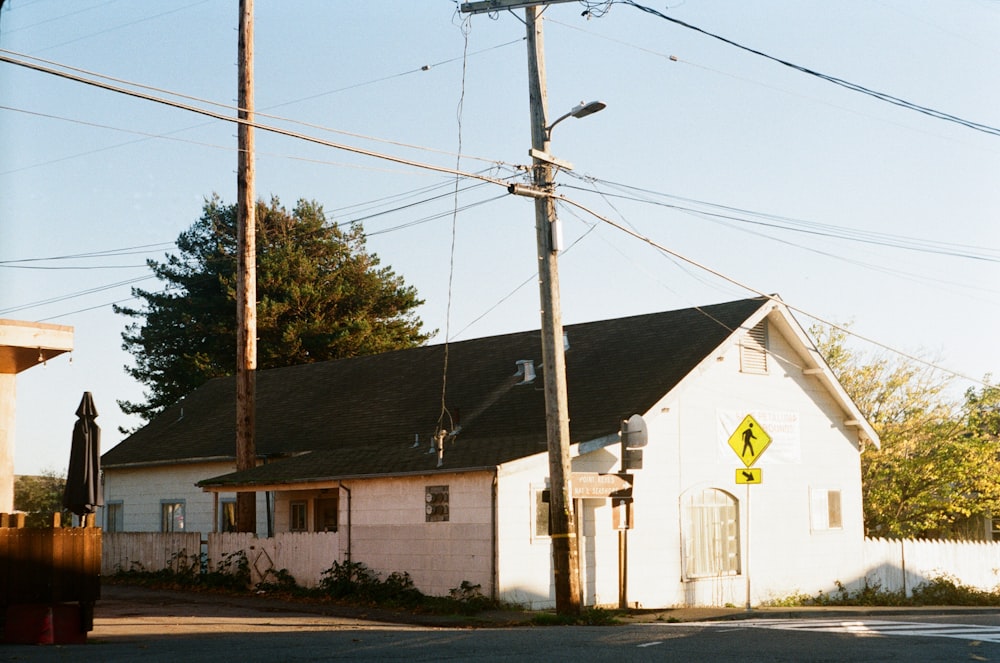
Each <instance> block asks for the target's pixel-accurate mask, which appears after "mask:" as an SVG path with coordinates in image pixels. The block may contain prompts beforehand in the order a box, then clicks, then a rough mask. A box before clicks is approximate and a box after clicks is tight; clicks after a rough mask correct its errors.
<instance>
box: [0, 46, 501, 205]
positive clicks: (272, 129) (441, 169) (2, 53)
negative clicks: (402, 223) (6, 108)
mask: <svg viewBox="0 0 1000 663" xmlns="http://www.w3.org/2000/svg"><path fill="white" fill-rule="evenodd" d="M8 52H9V51H6V50H3V49H0V62H7V63H9V64H13V65H17V66H19V67H25V68H27V69H32V70H34V71H38V72H41V73H46V74H50V75H53V76H58V77H60V78H65V79H67V80H71V81H75V82H77V83H82V84H84V85H90V86H92V87H97V88H100V89H103V90H107V91H110V92H116V93H119V94H124V95H127V96H131V97H135V98H138V99H143V100H145V101H152V102H154V103H158V104H162V105H164V106H170V107H172V108H177V109H179V110H185V111H188V112H191V113H196V114H199V115H204V116H206V117H211V118H214V119H216V120H222V121H223V122H230V123H233V124H244V125H248V126H252V127H253V128H255V129H260V130H261V131H267V132H269V133H274V134H277V135H280V136H286V137H288V138H296V139H299V140H303V141H306V142H310V143H315V144H317V145H322V146H324V147H331V148H334V149H338V150H343V151H345V152H352V153H354V154H360V155H363V156H368V157H372V158H375V159H383V160H385V161H392V162H394V163H399V164H403V165H406V166H412V167H414V168H420V169H424V170H430V171H434V172H438V173H443V174H445V175H457V176H460V177H467V178H470V179H478V180H482V181H484V182H490V183H493V184H498V185H501V186H503V187H506V186H507V183H506V182H504V181H502V180H498V179H496V178H492V177H487V176H485V175H479V174H475V173H467V172H462V171H457V170H455V169H452V168H448V167H445V166H435V165H433V164H428V163H422V162H418V161H414V160H412V159H404V158H402V157H397V156H394V155H390V154H383V153H380V152H375V151H374V150H367V149H364V148H360V147H352V146H350V145H344V144H342V143H335V142H333V141H328V140H324V139H321V138H316V137H314V136H309V135H306V134H302V133H298V132H294V131H290V130H287V129H282V128H280V127H276V126H273V125H266V124H261V123H259V122H252V121H249V120H246V119H243V118H239V117H231V116H227V115H223V114H222V113H216V112H215V111H211V110H208V109H205V108H199V107H197V106H191V105H189V104H183V103H180V102H177V101H172V100H170V99H164V98H163V97H156V96H154V95H151V94H146V93H144V92H138V91H136V90H129V89H126V88H122V87H119V86H116V85H111V84H108V83H102V82H101V81H97V80H92V79H88V78H85V77H83V76H78V75H76V74H71V73H69V72H66V71H58V70H56V69H52V68H50V67H46V66H42V65H39V64H33V63H30V62H25V61H23V60H18V59H17V58H13V57H10V56H8V55H6V53H8Z"/></svg>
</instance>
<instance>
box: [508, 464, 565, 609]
mask: <svg viewBox="0 0 1000 663" xmlns="http://www.w3.org/2000/svg"><path fill="white" fill-rule="evenodd" d="M548 475H549V466H548V456H547V455H546V454H544V453H543V454H540V455H536V456H532V457H530V458H526V459H522V460H520V461H516V462H514V463H509V464H508V465H507V466H505V467H504V468H503V472H502V473H501V474H500V476H499V477H498V480H497V512H498V513H497V521H498V533H499V537H498V538H499V551H500V552H499V558H498V559H497V570H498V576H499V598H500V599H502V600H504V601H508V602H511V603H516V604H518V605H522V606H524V607H525V608H529V609H538V608H548V607H551V606H553V605H555V591H554V588H553V585H552V546H551V539H550V538H549V537H548V536H537V535H536V534H535V530H534V522H535V521H534V514H535V502H534V499H535V495H534V493H535V491H536V490H544V489H545V488H546V479H547V477H548Z"/></svg>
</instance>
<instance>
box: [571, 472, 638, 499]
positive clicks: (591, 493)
mask: <svg viewBox="0 0 1000 663" xmlns="http://www.w3.org/2000/svg"><path fill="white" fill-rule="evenodd" d="M632 477H633V475H631V474H598V473H597V472H573V475H572V477H571V479H570V496H571V497H572V498H573V499H585V498H602V497H611V496H612V495H614V496H615V497H631V496H632Z"/></svg>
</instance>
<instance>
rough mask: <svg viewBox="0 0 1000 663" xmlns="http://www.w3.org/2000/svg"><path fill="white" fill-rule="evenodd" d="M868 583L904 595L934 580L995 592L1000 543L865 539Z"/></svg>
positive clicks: (999, 579)
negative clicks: (947, 579) (942, 579)
mask: <svg viewBox="0 0 1000 663" xmlns="http://www.w3.org/2000/svg"><path fill="white" fill-rule="evenodd" d="M863 568H864V569H865V579H866V580H867V581H868V584H869V585H875V584H876V583H877V584H878V585H879V586H881V588H882V589H884V590H888V591H904V592H906V595H907V596H909V595H910V594H911V593H912V592H913V588H914V587H917V586H918V585H920V584H922V583H926V582H928V581H931V580H934V579H935V578H940V577H948V578H951V579H952V580H954V581H955V582H956V583H957V584H960V585H964V586H966V587H975V588H977V589H981V590H983V591H994V590H996V589H997V588H998V586H1000V542H989V541H943V540H915V539H878V538H873V539H865V545H864V566H863Z"/></svg>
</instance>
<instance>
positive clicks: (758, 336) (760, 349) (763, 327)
mask: <svg viewBox="0 0 1000 663" xmlns="http://www.w3.org/2000/svg"><path fill="white" fill-rule="evenodd" d="M767 337H768V334H767V319H766V318H765V319H764V320H761V321H760V323H758V324H757V326H756V327H754V328H753V329H751V330H750V331H748V332H747V333H746V334H744V335H743V338H742V339H741V340H740V370H741V371H743V372H744V373H767V350H768V338H767Z"/></svg>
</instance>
